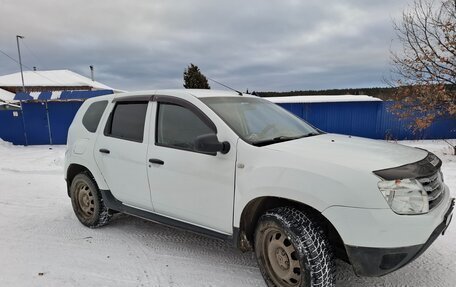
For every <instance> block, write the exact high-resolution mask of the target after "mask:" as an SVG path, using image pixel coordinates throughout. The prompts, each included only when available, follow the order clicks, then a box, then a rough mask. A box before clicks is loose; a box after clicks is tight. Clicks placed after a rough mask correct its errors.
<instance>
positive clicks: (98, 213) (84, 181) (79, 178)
mask: <svg viewBox="0 0 456 287" xmlns="http://www.w3.org/2000/svg"><path fill="white" fill-rule="evenodd" d="M70 197H71V204H72V205H73V211H74V213H75V214H76V217H77V218H78V220H79V221H80V222H81V223H82V224H84V225H85V226H87V227H90V228H97V227H101V226H104V225H106V224H108V222H109V220H110V219H111V214H110V212H109V210H108V208H107V207H106V206H105V204H104V202H103V198H102V197H101V193H100V190H99V189H98V187H97V185H96V183H95V181H94V180H93V178H92V177H91V176H90V175H89V174H87V173H80V174H78V175H76V176H75V177H74V179H73V181H72V182H71V186H70Z"/></svg>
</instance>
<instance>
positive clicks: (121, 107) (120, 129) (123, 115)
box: [105, 102, 148, 142]
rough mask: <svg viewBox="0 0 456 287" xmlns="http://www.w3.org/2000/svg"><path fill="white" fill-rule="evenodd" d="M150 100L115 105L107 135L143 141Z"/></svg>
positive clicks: (107, 127)
mask: <svg viewBox="0 0 456 287" xmlns="http://www.w3.org/2000/svg"><path fill="white" fill-rule="evenodd" d="M147 105H148V102H119V103H117V105H116V106H115V107H114V110H113V112H112V115H111V119H110V121H109V122H108V123H107V126H106V130H105V135H107V136H111V137H115V138H120V139H125V140H130V141H136V142H142V141H143V137H144V125H145V121H146V112H147Z"/></svg>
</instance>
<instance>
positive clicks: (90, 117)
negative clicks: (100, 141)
mask: <svg viewBox="0 0 456 287" xmlns="http://www.w3.org/2000/svg"><path fill="white" fill-rule="evenodd" d="M107 105H108V101H99V102H95V103H92V104H91V105H90V106H89V108H88V109H87V111H86V112H85V114H84V117H83V118H82V124H83V125H84V127H85V128H86V129H87V130H88V131H89V132H91V133H94V132H96V131H97V127H98V124H99V123H100V120H101V116H103V112H104V111H105V109H106V106H107Z"/></svg>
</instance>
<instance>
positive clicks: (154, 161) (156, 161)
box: [149, 158, 165, 165]
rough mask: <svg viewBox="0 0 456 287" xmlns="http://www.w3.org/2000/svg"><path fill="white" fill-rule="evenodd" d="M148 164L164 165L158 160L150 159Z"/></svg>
mask: <svg viewBox="0 0 456 287" xmlns="http://www.w3.org/2000/svg"><path fill="white" fill-rule="evenodd" d="M149 162H150V163H154V164H159V165H164V164H165V162H164V161H162V160H161V159H158V158H150V159H149Z"/></svg>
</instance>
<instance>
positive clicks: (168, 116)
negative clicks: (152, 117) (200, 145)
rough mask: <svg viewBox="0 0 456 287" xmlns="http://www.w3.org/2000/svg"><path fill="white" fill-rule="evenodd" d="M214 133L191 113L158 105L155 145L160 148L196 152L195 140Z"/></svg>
mask: <svg viewBox="0 0 456 287" xmlns="http://www.w3.org/2000/svg"><path fill="white" fill-rule="evenodd" d="M209 133H214V130H213V129H211V128H210V127H209V126H208V125H207V124H206V123H205V122H204V121H203V120H202V119H201V118H200V117H198V116H197V115H196V114H195V113H194V112H193V111H191V110H189V109H187V108H184V107H182V106H178V105H175V104H167V103H160V104H159V107H158V117H157V138H156V143H157V144H158V145H161V146H166V147H173V148H177V149H185V150H190V151H196V149H195V144H194V143H195V139H196V138H197V137H198V136H200V135H204V134H209Z"/></svg>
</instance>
